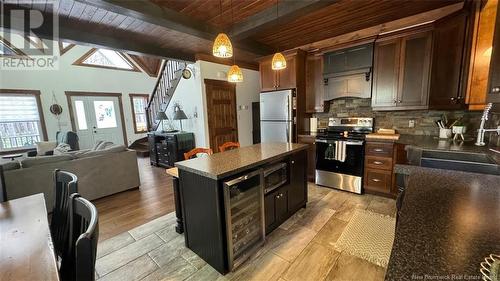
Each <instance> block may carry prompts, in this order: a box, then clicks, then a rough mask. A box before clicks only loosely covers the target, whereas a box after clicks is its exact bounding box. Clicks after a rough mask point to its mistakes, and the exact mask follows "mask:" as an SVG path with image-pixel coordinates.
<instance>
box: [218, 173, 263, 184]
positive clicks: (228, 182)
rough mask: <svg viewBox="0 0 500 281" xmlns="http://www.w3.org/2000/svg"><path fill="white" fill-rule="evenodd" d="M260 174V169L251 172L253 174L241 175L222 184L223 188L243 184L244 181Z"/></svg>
mask: <svg viewBox="0 0 500 281" xmlns="http://www.w3.org/2000/svg"><path fill="white" fill-rule="evenodd" d="M260 174H262V170H261V169H259V170H256V171H253V172H250V173H248V174H246V175H243V176H241V177H237V178H235V179H233V180H230V181H226V182H224V186H227V187H230V186H233V185H235V184H238V183H240V182H244V181H246V180H248V179H249V178H253V177H255V176H258V175H260Z"/></svg>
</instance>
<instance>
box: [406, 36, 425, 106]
mask: <svg viewBox="0 0 500 281" xmlns="http://www.w3.org/2000/svg"><path fill="white" fill-rule="evenodd" d="M431 43H432V36H431V33H430V32H424V33H420V34H415V35H411V36H408V37H405V38H403V40H402V42H401V50H402V51H401V53H402V56H403V58H402V61H401V69H400V75H399V95H398V106H408V107H412V108H422V109H424V108H427V104H428V96H429V95H428V93H429V76H430V75H429V72H430V61H431V48H432V46H431Z"/></svg>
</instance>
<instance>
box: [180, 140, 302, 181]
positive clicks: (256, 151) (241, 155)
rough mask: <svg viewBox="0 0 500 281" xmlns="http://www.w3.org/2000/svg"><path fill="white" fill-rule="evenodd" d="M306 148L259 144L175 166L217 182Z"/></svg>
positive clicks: (290, 144)
mask: <svg viewBox="0 0 500 281" xmlns="http://www.w3.org/2000/svg"><path fill="white" fill-rule="evenodd" d="M307 146H308V145H307V144H298V143H261V144H255V145H251V146H245V147H240V148H238V149H233V150H229V151H225V152H221V153H215V154H212V155H209V156H207V157H201V158H195V159H190V160H185V161H180V162H176V163H175V166H177V167H179V169H181V170H185V171H189V172H192V173H195V174H199V175H202V176H206V177H209V178H212V179H216V180H218V179H222V178H225V177H227V176H231V175H234V174H237V173H239V172H242V171H245V170H247V169H251V168H254V167H257V166H259V165H262V164H264V163H266V162H271V161H274V160H277V159H279V158H281V157H284V156H287V155H290V154H292V153H294V152H297V151H300V150H304V149H307Z"/></svg>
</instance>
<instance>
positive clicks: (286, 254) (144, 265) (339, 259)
mask: <svg viewBox="0 0 500 281" xmlns="http://www.w3.org/2000/svg"><path fill="white" fill-rule="evenodd" d="M356 208H360V209H368V210H371V211H373V212H377V213H381V214H385V215H391V216H394V214H395V211H396V206H395V201H394V200H392V199H387V198H383V197H378V196H373V195H361V196H360V195H355V194H350V193H347V192H341V191H337V190H332V189H328V188H323V187H319V186H316V185H314V184H309V202H308V205H307V208H306V209H302V210H300V211H299V212H297V213H296V214H295V215H294V216H293V217H291V218H290V219H289V220H288V221H286V222H285V223H283V224H282V225H281V226H280V227H279V228H278V229H276V230H275V231H273V232H272V233H271V234H270V235H269V236H267V238H266V243H265V245H264V246H263V247H262V248H261V249H259V251H258V252H257V253H255V254H254V255H253V256H252V258H251V259H250V260H248V261H247V262H245V263H244V264H243V265H242V266H241V267H240V268H238V269H237V270H236V271H235V272H232V273H229V274H227V275H225V276H222V275H220V274H219V273H218V272H217V271H215V270H214V269H213V268H212V267H211V266H209V265H208V264H206V263H205V262H204V261H203V260H202V259H201V258H199V257H198V256H197V255H196V254H194V253H193V252H192V251H191V250H189V249H187V248H185V247H184V236H183V235H179V234H177V233H176V232H175V230H174V224H175V215H174V213H170V214H168V215H166V216H163V217H160V218H158V219H156V220H153V221H151V222H149V223H147V224H144V225H141V226H139V227H137V228H134V229H132V230H130V231H128V232H125V233H122V234H120V235H117V236H115V237H113V238H110V239H108V240H104V241H103V242H102V243H99V246H98V253H97V256H98V260H97V264H96V272H97V277H98V278H99V280H100V281H104V280H121V281H125V280H189V281H194V280H196V281H197V280H206V281H215V280H217V281H222V280H259V281H260V280H278V281H295V280H297V281H304V280H311V281H312V280H314V281H316V280H364V281H370V280H383V279H384V274H385V268H383V267H379V266H377V265H375V264H372V263H370V262H368V261H365V260H363V259H361V258H358V257H354V256H351V255H347V254H345V253H340V252H337V251H335V249H334V247H333V245H334V243H335V242H336V241H337V239H338V238H339V236H340V235H341V233H342V231H343V229H344V227H345V226H346V225H347V223H348V222H349V220H350V219H351V217H352V215H353V211H354V209H356Z"/></svg>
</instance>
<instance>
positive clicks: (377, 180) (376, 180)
mask: <svg viewBox="0 0 500 281" xmlns="http://www.w3.org/2000/svg"><path fill="white" fill-rule="evenodd" d="M372 181H374V182H379V181H380V180H379V179H372Z"/></svg>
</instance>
